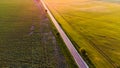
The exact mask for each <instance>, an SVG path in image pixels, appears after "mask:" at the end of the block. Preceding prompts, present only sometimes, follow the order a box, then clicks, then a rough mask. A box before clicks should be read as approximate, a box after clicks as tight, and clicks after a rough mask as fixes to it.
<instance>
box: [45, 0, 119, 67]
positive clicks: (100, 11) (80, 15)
mask: <svg viewBox="0 0 120 68" xmlns="http://www.w3.org/2000/svg"><path fill="white" fill-rule="evenodd" d="M45 2H46V4H47V6H48V7H49V9H50V10H51V12H52V13H53V15H54V16H55V18H56V19H57V20H58V22H59V24H60V25H61V26H62V28H63V29H64V30H65V31H66V33H67V34H68V35H69V36H70V37H71V39H73V40H74V41H75V42H76V44H77V45H78V46H79V47H81V48H84V49H85V50H86V51H87V54H88V57H89V58H90V60H91V61H92V63H93V64H94V66H95V67H96V68H112V67H120V62H119V61H120V58H119V56H120V53H119V52H120V50H119V48H120V28H119V26H120V23H119V22H120V13H119V12H120V5H119V4H117V3H112V2H107V1H105V0H104V1H103V0H102V1H93V0H60V1H54V0H45Z"/></svg>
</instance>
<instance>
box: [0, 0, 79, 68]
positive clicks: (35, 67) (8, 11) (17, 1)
mask: <svg viewBox="0 0 120 68" xmlns="http://www.w3.org/2000/svg"><path fill="white" fill-rule="evenodd" d="M40 21H43V20H41V13H40V10H39V9H38V8H37V6H36V5H35V3H34V0H24V1H21V0H11V1H9V0H2V1H0V68H56V67H58V66H60V65H61V67H66V68H74V67H77V66H76V64H75V62H74V60H73V59H72V57H71V55H70V53H69V51H68V50H67V48H66V47H65V44H64V43H63V41H62V39H61V38H58V39H57V42H56V44H54V43H52V42H53V41H55V40H53V39H52V38H53V37H55V36H54V35H53V34H52V35H47V33H48V34H49V32H50V31H51V32H52V31H53V32H56V31H54V30H55V28H54V26H50V25H51V23H50V21H44V23H41V22H40ZM48 23H49V27H48V26H47V25H48ZM32 26H34V30H31V27H32ZM51 27H52V28H51ZM43 29H44V30H43ZM32 31H33V34H32V35H30V32H32ZM45 34H46V35H47V36H45ZM45 37H46V38H45ZM57 45H59V46H57ZM62 45H63V46H62ZM55 47H58V48H55ZM59 47H61V48H59ZM55 49H57V51H55ZM64 51H65V52H64ZM55 52H57V54H56V53H55ZM55 54H56V55H57V57H56V55H55ZM59 60H60V62H59Z"/></svg>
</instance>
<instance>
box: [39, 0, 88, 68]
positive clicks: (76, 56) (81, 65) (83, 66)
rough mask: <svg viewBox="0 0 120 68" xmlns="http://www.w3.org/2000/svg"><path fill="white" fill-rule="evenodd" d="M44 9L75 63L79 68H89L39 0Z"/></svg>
mask: <svg viewBox="0 0 120 68" xmlns="http://www.w3.org/2000/svg"><path fill="white" fill-rule="evenodd" d="M40 1H41V3H42V5H43V6H44V8H45V9H46V10H47V13H48V15H49V16H50V18H51V20H52V22H53V23H54V25H55V27H56V28H57V30H58V32H59V33H60V36H61V37H62V39H63V41H64V43H65V44H66V46H67V48H68V50H69V51H70V53H71V55H72V56H73V58H74V60H75V62H76V63H77V65H78V67H79V68H89V67H88V65H87V64H86V62H85V61H84V60H83V59H82V57H81V56H80V55H79V53H78V52H77V50H76V49H75V47H74V46H73V44H72V42H71V41H70V40H69V38H68V36H67V35H66V34H65V32H64V31H63V30H62V28H61V27H60V25H59V24H58V22H57V21H56V19H55V18H54V16H53V15H52V14H51V12H50V10H49V9H48V8H47V6H46V5H45V3H44V1H43V0H40Z"/></svg>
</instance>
